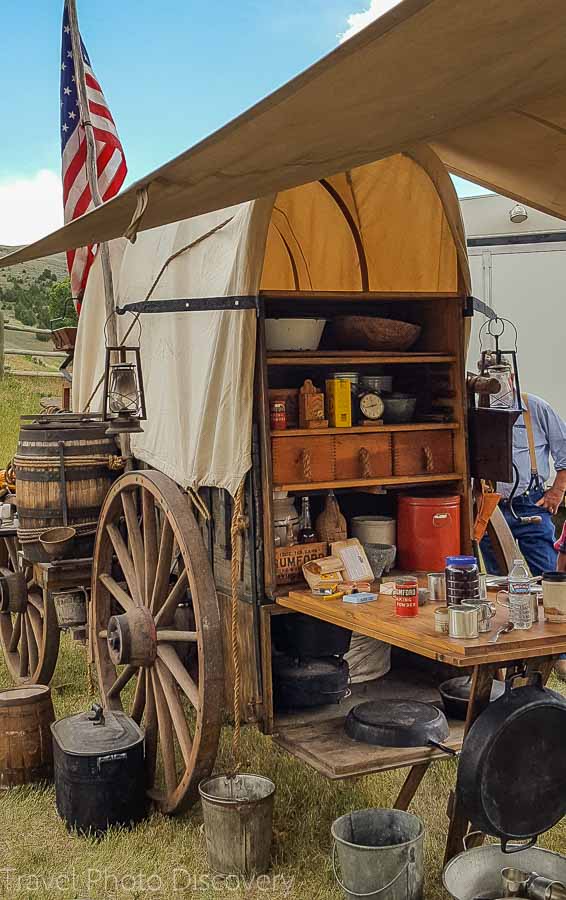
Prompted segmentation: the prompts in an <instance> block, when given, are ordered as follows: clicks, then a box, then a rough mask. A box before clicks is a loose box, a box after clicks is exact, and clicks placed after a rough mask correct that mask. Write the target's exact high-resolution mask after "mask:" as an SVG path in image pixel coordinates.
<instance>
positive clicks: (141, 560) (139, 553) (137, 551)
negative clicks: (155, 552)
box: [120, 491, 145, 603]
mask: <svg viewBox="0 0 566 900" xmlns="http://www.w3.org/2000/svg"><path fill="white" fill-rule="evenodd" d="M120 496H121V500H122V507H123V510H124V516H125V518H126V525H127V528H128V541H129V544H130V551H131V555H132V560H133V564H134V569H135V577H136V583H137V586H138V591H139V596H140V600H141V602H142V603H145V553H144V545H143V538H142V533H141V528H140V525H139V522H138V512H137V509H136V502H135V500H134V492H133V491H123V492H122V494H121V495H120Z"/></svg>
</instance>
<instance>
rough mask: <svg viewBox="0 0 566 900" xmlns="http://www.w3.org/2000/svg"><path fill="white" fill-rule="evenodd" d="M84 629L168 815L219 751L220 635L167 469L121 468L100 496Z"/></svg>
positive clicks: (194, 534) (189, 524)
mask: <svg viewBox="0 0 566 900" xmlns="http://www.w3.org/2000/svg"><path fill="white" fill-rule="evenodd" d="M91 628H92V629H93V634H92V638H93V645H94V649H95V659H96V667H97V673H98V680H99V684H100V690H101V693H102V697H103V702H104V704H105V706H106V707H108V708H110V709H117V710H119V709H123V710H124V711H125V712H128V713H129V714H130V715H131V716H132V717H133V718H134V719H135V720H136V721H137V722H138V723H143V725H144V726H145V730H146V757H147V769H148V789H149V793H150V796H151V798H152V799H153V801H154V802H155V803H156V805H157V807H158V808H159V809H160V810H161V811H163V812H165V813H169V814H175V813H177V812H180V811H182V810H184V809H186V808H187V807H188V806H190V805H191V803H193V802H194V801H195V800H196V799H197V796H198V790H197V788H198V783H199V781H200V780H201V779H202V778H204V777H206V776H207V775H209V774H210V772H211V771H212V768H213V765H214V761H215V759H216V753H217V750H218V740H219V736H220V723H221V718H222V711H223V691H224V679H223V661H222V651H221V647H222V638H221V631H220V614H219V609H218V600H217V597H216V590H215V586H214V579H213V576H212V570H211V567H210V563H209V560H208V556H207V552H206V549H205V546H204V543H203V540H202V536H201V533H200V530H199V528H198V526H197V523H196V521H195V518H194V516H193V513H192V511H191V508H190V505H189V502H188V500H187V498H186V497H185V495H184V494H183V493H182V491H181V490H180V488H179V487H178V486H177V485H176V484H175V482H174V481H172V480H171V479H170V478H168V477H167V476H166V475H163V474H161V473H159V472H151V471H143V472H130V473H127V474H125V475H123V476H122V477H121V478H119V479H118V481H116V482H115V483H114V485H113V486H112V488H111V489H110V491H109V493H108V495H107V497H106V500H105V502H104V505H103V507H102V511H101V514H100V519H99V524H98V530H97V535H96V544H95V550H94V564H93V581H92V599H91Z"/></svg>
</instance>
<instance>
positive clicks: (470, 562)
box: [446, 556, 478, 568]
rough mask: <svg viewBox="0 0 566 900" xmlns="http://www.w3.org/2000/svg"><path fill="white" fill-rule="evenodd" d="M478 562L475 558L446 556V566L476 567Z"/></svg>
mask: <svg viewBox="0 0 566 900" xmlns="http://www.w3.org/2000/svg"><path fill="white" fill-rule="evenodd" d="M477 564H478V561H477V559H476V558H475V556H447V557H446V565H447V566H456V568H458V566H477Z"/></svg>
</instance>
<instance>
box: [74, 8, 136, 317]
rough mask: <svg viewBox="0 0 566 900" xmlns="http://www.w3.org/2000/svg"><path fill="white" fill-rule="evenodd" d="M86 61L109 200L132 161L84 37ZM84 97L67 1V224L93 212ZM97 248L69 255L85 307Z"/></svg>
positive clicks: (101, 181) (101, 179)
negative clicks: (77, 75)
mask: <svg viewBox="0 0 566 900" xmlns="http://www.w3.org/2000/svg"><path fill="white" fill-rule="evenodd" d="M81 48H82V54H83V59H84V67H85V77H86V88H87V97H88V106H89V116H90V121H91V122H92V126H93V131H94V139H95V143H96V160H97V175H98V188H99V191H100V195H101V197H102V199H103V200H109V199H110V198H111V197H113V196H114V195H115V194H117V193H118V191H119V190H120V188H121V187H122V184H123V183H124V179H125V177H126V172H127V168H126V158H125V156H124V151H123V149H122V144H121V143H120V139H119V138H118V132H117V131H116V126H115V124H114V119H113V118H112V115H111V113H110V110H109V109H108V106H107V103H106V100H105V98H104V94H103V93H102V88H101V87H100V84H99V83H98V81H97V80H96V78H95V75H94V72H93V71H92V67H91V65H90V59H89V57H88V53H87V52H86V49H85V46H84V44H83V42H82V38H81ZM80 119H81V117H80V108H79V95H78V90H77V84H76V79H75V63H74V60H73V47H72V42H71V29H70V26H69V14H68V9H67V2H65V8H64V11H63V40H62V42H61V154H62V158H63V203H64V206H65V212H64V219H65V223H67V222H70V221H71V220H72V219H76V218H77V217H78V216H82V215H83V213H86V212H88V211H89V210H90V209H92V208H93V206H94V204H93V202H92V196H91V192H90V187H89V184H88V177H87V169H86V137H85V130H84V127H83V125H82V124H81V120H80ZM96 249H97V248H96V244H94V245H91V246H90V247H82V248H80V249H78V250H69V251H68V252H67V265H68V267H69V274H70V276H71V292H72V295H73V297H74V299H75V302H76V303H77V306H78V307H79V308H80V303H81V300H82V297H83V294H84V290H85V287H86V281H87V278H88V273H89V271H90V267H91V265H92V263H93V261H94V257H95V254H96Z"/></svg>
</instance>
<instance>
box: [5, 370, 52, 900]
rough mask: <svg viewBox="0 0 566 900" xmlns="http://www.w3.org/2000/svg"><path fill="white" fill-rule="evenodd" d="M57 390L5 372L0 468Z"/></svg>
mask: <svg viewBox="0 0 566 900" xmlns="http://www.w3.org/2000/svg"><path fill="white" fill-rule="evenodd" d="M60 392H61V383H60V380H59V379H55V378H17V377H16V376H12V375H6V376H5V377H4V378H3V379H2V380H1V381H0V468H4V466H5V465H6V464H7V463H8V462H9V461H10V459H11V458H12V457H13V455H14V453H15V452H16V445H17V442H18V430H19V427H20V416H25V415H31V414H32V413H35V412H37V411H38V410H39V408H40V407H39V401H40V399H41V398H42V397H47V396H58V395H59V394H60ZM0 896H1V895H0Z"/></svg>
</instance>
